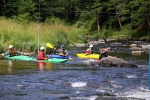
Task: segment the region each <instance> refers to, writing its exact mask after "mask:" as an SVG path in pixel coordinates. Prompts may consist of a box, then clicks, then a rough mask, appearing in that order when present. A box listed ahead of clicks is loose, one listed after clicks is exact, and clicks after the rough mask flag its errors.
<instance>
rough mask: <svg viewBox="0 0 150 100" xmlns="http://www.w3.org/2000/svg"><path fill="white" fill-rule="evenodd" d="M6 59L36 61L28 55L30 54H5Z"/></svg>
mask: <svg viewBox="0 0 150 100" xmlns="http://www.w3.org/2000/svg"><path fill="white" fill-rule="evenodd" d="M5 58H6V59H8V60H23V61H36V58H33V57H30V56H24V55H16V56H10V55H7V56H5Z"/></svg>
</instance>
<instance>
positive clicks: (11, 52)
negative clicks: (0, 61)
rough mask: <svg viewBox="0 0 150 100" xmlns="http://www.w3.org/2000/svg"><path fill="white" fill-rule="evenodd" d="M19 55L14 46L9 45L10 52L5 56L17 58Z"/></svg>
mask: <svg viewBox="0 0 150 100" xmlns="http://www.w3.org/2000/svg"><path fill="white" fill-rule="evenodd" d="M17 54H18V52H17V51H16V50H15V49H14V47H13V45H9V50H7V51H6V52H5V54H4V56H6V55H10V56H15V55H17Z"/></svg>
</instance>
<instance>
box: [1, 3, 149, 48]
mask: <svg viewBox="0 0 150 100" xmlns="http://www.w3.org/2000/svg"><path fill="white" fill-rule="evenodd" d="M0 16H1V19H0V20H1V22H0V24H1V26H3V27H1V29H0V37H1V38H0V39H1V40H0V41H1V47H4V44H5V45H6V44H7V45H8V44H10V43H13V44H15V45H16V46H18V44H20V43H19V42H21V44H20V45H22V44H23V45H25V46H26V45H27V44H28V45H29V44H30V46H29V47H33V48H35V47H36V46H37V32H38V25H37V24H40V28H42V29H41V30H40V33H41V34H42V35H40V41H41V45H42V43H43V44H44V43H45V42H46V41H49V42H51V43H53V44H55V46H56V47H58V45H60V44H61V43H64V44H71V43H74V42H86V40H88V39H99V38H133V37H142V36H148V35H149V28H150V21H149V19H150V17H149V16H150V2H149V0H1V1H0ZM12 27H14V28H12ZM10 28H11V29H10ZM17 30H18V31H17ZM10 34H11V35H10ZM32 34H33V35H32ZM31 35H32V36H31ZM10 36H11V37H10ZM13 36H14V38H12V37H13ZM52 36H53V37H52ZM15 37H18V38H15ZM21 37H22V38H23V37H24V39H21ZM15 41H17V42H18V43H17V42H15ZM22 47H23V46H19V47H18V48H22ZM30 49H32V48H30ZM28 50H29V49H28Z"/></svg>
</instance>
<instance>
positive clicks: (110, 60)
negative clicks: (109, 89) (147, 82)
mask: <svg viewBox="0 0 150 100" xmlns="http://www.w3.org/2000/svg"><path fill="white" fill-rule="evenodd" d="M99 65H100V66H104V67H111V66H112V67H116V66H117V67H137V66H136V65H133V64H131V63H129V62H128V61H125V60H123V59H122V58H117V57H105V58H102V59H101V61H100V62H99Z"/></svg>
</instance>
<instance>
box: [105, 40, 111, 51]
mask: <svg viewBox="0 0 150 100" xmlns="http://www.w3.org/2000/svg"><path fill="white" fill-rule="evenodd" d="M104 41H105V43H106V44H107V46H108V47H110V45H109V43H108V42H107V40H106V39H104ZM110 50H111V53H112V48H111V47H110Z"/></svg>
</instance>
